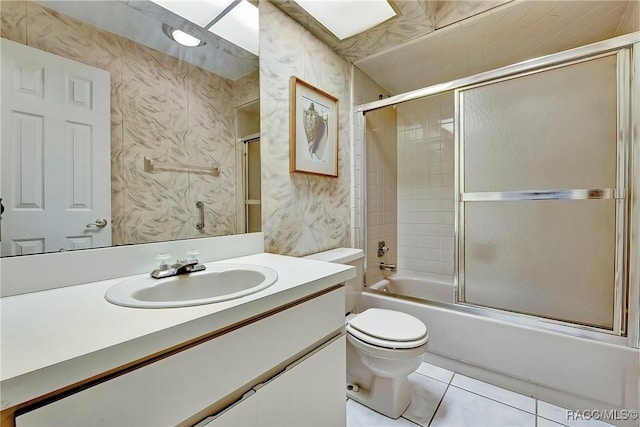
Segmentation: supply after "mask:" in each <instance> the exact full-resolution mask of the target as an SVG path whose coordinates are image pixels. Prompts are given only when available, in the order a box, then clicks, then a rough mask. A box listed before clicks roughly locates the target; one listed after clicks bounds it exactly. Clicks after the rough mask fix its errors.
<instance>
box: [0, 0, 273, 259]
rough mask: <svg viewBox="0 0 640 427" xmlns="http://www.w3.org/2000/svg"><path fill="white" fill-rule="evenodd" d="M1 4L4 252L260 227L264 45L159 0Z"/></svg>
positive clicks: (225, 233) (183, 237)
mask: <svg viewBox="0 0 640 427" xmlns="http://www.w3.org/2000/svg"><path fill="white" fill-rule="evenodd" d="M0 13H1V15H2V29H1V31H2V33H1V35H2V49H1V50H2V68H3V73H2V93H1V96H2V99H1V100H0V105H1V108H2V127H1V129H2V147H1V149H2V152H1V161H2V173H1V191H2V192H1V194H0V197H2V201H3V205H4V207H5V211H4V213H3V214H2V222H1V233H2V234H1V235H0V237H1V240H2V256H10V255H26V254H32V253H42V252H52V251H60V250H73V249H83V248H91V247H103V246H110V245H125V244H138V243H146V242H157V241H166V240H175V239H185V238H197V237H207V236H218V235H227V234H235V233H242V232H247V231H259V230H260V223H261V220H260V192H259V186H260V181H259V176H260V157H259V132H260V117H259V101H258V98H259V72H258V58H257V56H255V55H253V54H252V53H250V52H248V51H245V50H243V49H241V48H239V47H237V46H235V45H233V44H232V43H230V42H228V41H226V40H225V39H222V38H220V37H218V36H216V35H215V34H213V33H211V32H209V31H206V30H205V29H203V28H200V27H198V26H197V25H195V24H193V23H191V22H189V21H186V20H184V19H183V18H181V17H179V16H178V15H175V14H173V13H172V12H170V11H168V10H166V9H163V8H162V7H160V6H159V5H158V4H156V3H154V2H151V1H135V2H122V1H91V2H87V1H80V0H79V1H31V0H18V1H4V0H3V1H2V2H1V4H0ZM163 24H165V27H166V26H170V27H172V28H177V29H180V30H183V31H185V32H187V33H189V34H191V35H193V36H195V37H197V38H199V39H200V40H202V43H203V44H201V45H199V46H197V47H184V46H180V45H178V44H177V43H176V42H175V41H173V40H171V39H169V38H168V37H167V35H166V34H165V32H164V31H163ZM7 45H11V46H12V49H5V46H7ZM13 48H15V49H13ZM256 141H258V142H257V143H256ZM254 144H255V145H254ZM256 147H257V153H256ZM245 154H246V155H245ZM145 158H147V159H148V160H151V161H153V162H154V168H151V170H145ZM213 171H215V172H213ZM256 182H257V184H256ZM198 202H201V206H202V208H199V207H197V206H196V204H197V203H198ZM256 212H257V214H256ZM201 213H203V218H201ZM102 221H106V224H105V225H104V226H96V225H95V224H98V223H100V224H102V223H103V222H102ZM198 224H204V225H203V226H201V227H200V226H198Z"/></svg>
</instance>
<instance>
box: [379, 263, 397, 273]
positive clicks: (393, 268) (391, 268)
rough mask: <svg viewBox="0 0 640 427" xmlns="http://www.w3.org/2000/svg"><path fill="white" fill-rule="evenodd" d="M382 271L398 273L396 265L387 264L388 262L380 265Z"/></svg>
mask: <svg viewBox="0 0 640 427" xmlns="http://www.w3.org/2000/svg"><path fill="white" fill-rule="evenodd" d="M380 270H384V271H396V265H395V264H387V263H386V262H381V263H380Z"/></svg>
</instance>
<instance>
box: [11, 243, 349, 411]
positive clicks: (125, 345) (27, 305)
mask: <svg viewBox="0 0 640 427" xmlns="http://www.w3.org/2000/svg"><path fill="white" fill-rule="evenodd" d="M228 262H232V263H233V262H237V263H247V264H257V265H262V266H266V267H270V268H272V269H274V270H276V271H277V273H278V280H277V282H276V283H275V284H274V285H272V286H271V287H269V288H267V289H264V290H262V291H260V292H257V293H255V294H252V295H248V296H245V297H242V298H238V299H235V300H230V301H224V302H220V303H215V304H209V305H200V306H193V307H181V308H162V309H140V308H129V307H121V306H118V305H114V304H111V303H109V302H107V301H106V300H105V299H104V293H105V291H106V290H107V289H108V288H109V287H111V286H113V285H114V284H116V283H118V282H120V281H121V280H123V278H118V279H111V280H103V281H99V282H93V283H86V284H82V285H76V286H68V287H64V288H58V289H51V290H46V291H41V292H34V293H28V294H23V295H16V296H11V297H5V298H2V299H0V313H1V318H2V326H1V341H0V345H1V349H0V354H1V356H2V362H1V365H0V376H1V384H0V387H1V388H0V390H1V392H2V394H1V397H2V409H3V410H4V409H7V408H11V407H14V406H16V405H19V404H22V403H24V402H27V401H30V400H33V399H37V398H38V397H40V396H43V395H46V394H49V393H52V392H54V391H56V390H60V389H61V388H63V387H66V386H69V385H71V384H74V383H77V382H79V381H83V380H86V379H88V378H91V377H93V376H95V375H99V374H101V373H104V372H108V371H110V370H113V369H116V368H118V367H120V366H123V365H125V364H127V363H131V362H133V361H135V360H138V359H141V358H144V357H147V356H149V355H151V354H154V353H157V352H160V351H163V350H166V349H168V348H171V347H174V346H176V345H179V344H181V343H184V342H187V341H189V340H192V339H194V338H196V337H199V336H203V335H205V334H208V333H211V332H213V331H216V330H220V329H222V328H225V327H226V326H229V325H232V324H234V323H237V322H240V321H242V320H244V319H247V318H250V317H252V316H255V315H258V314H261V313H264V312H266V311H269V310H272V309H274V308H277V307H280V306H282V305H285V304H287V303H289V302H292V301H295V300H298V299H300V298H304V297H305V296H308V295H311V294H313V293H315V292H319V291H322V290H324V289H326V288H328V287H330V286H333V285H335V284H338V283H341V282H344V281H345V280H348V279H350V278H353V277H355V269H354V268H353V267H349V266H346V265H341V264H330V263H325V262H319V261H312V260H306V259H301V258H294V257H287V256H282V255H274V254H268V253H262V254H257V255H249V256H243V257H238V258H231V259H225V260H220V261H217V262H212V263H206V264H205V265H210V264H216V263H228ZM52 274H55V272H52ZM147 274H148V273H147ZM140 276H144V275H140ZM128 277H135V276H128Z"/></svg>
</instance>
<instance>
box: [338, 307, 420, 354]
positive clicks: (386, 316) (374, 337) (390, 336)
mask: <svg viewBox="0 0 640 427" xmlns="http://www.w3.org/2000/svg"><path fill="white" fill-rule="evenodd" d="M347 331H348V332H349V333H351V334H352V335H353V336H355V337H356V338H359V339H361V340H362V341H365V342H368V343H370V344H374V345H378V346H381V347H388V348H412V347H418V346H420V345H422V344H424V343H426V342H427V339H428V335H427V327H426V326H425V325H424V323H422V322H421V321H420V320H419V319H416V318H415V317H413V316H411V315H409V314H406V313H402V312H399V311H394V310H385V309H382V308H370V309H368V310H366V311H364V312H363V313H361V314H358V315H357V316H356V317H355V318H353V319H352V320H350V321H349V323H348V324H347Z"/></svg>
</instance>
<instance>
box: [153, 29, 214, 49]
mask: <svg viewBox="0 0 640 427" xmlns="http://www.w3.org/2000/svg"><path fill="white" fill-rule="evenodd" d="M162 32H163V33H164V34H165V35H166V36H167V37H169V38H170V39H171V40H173V41H174V42H176V43H178V44H180V45H182V46H186V47H196V46H202V45H205V44H206V43H205V42H203V41H202V40H200V39H199V38H197V37H194V36H192V35H191V34H187V33H185V32H184V31H182V30H178V29H176V28H173V27H170V26H168V25H167V24H162Z"/></svg>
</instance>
